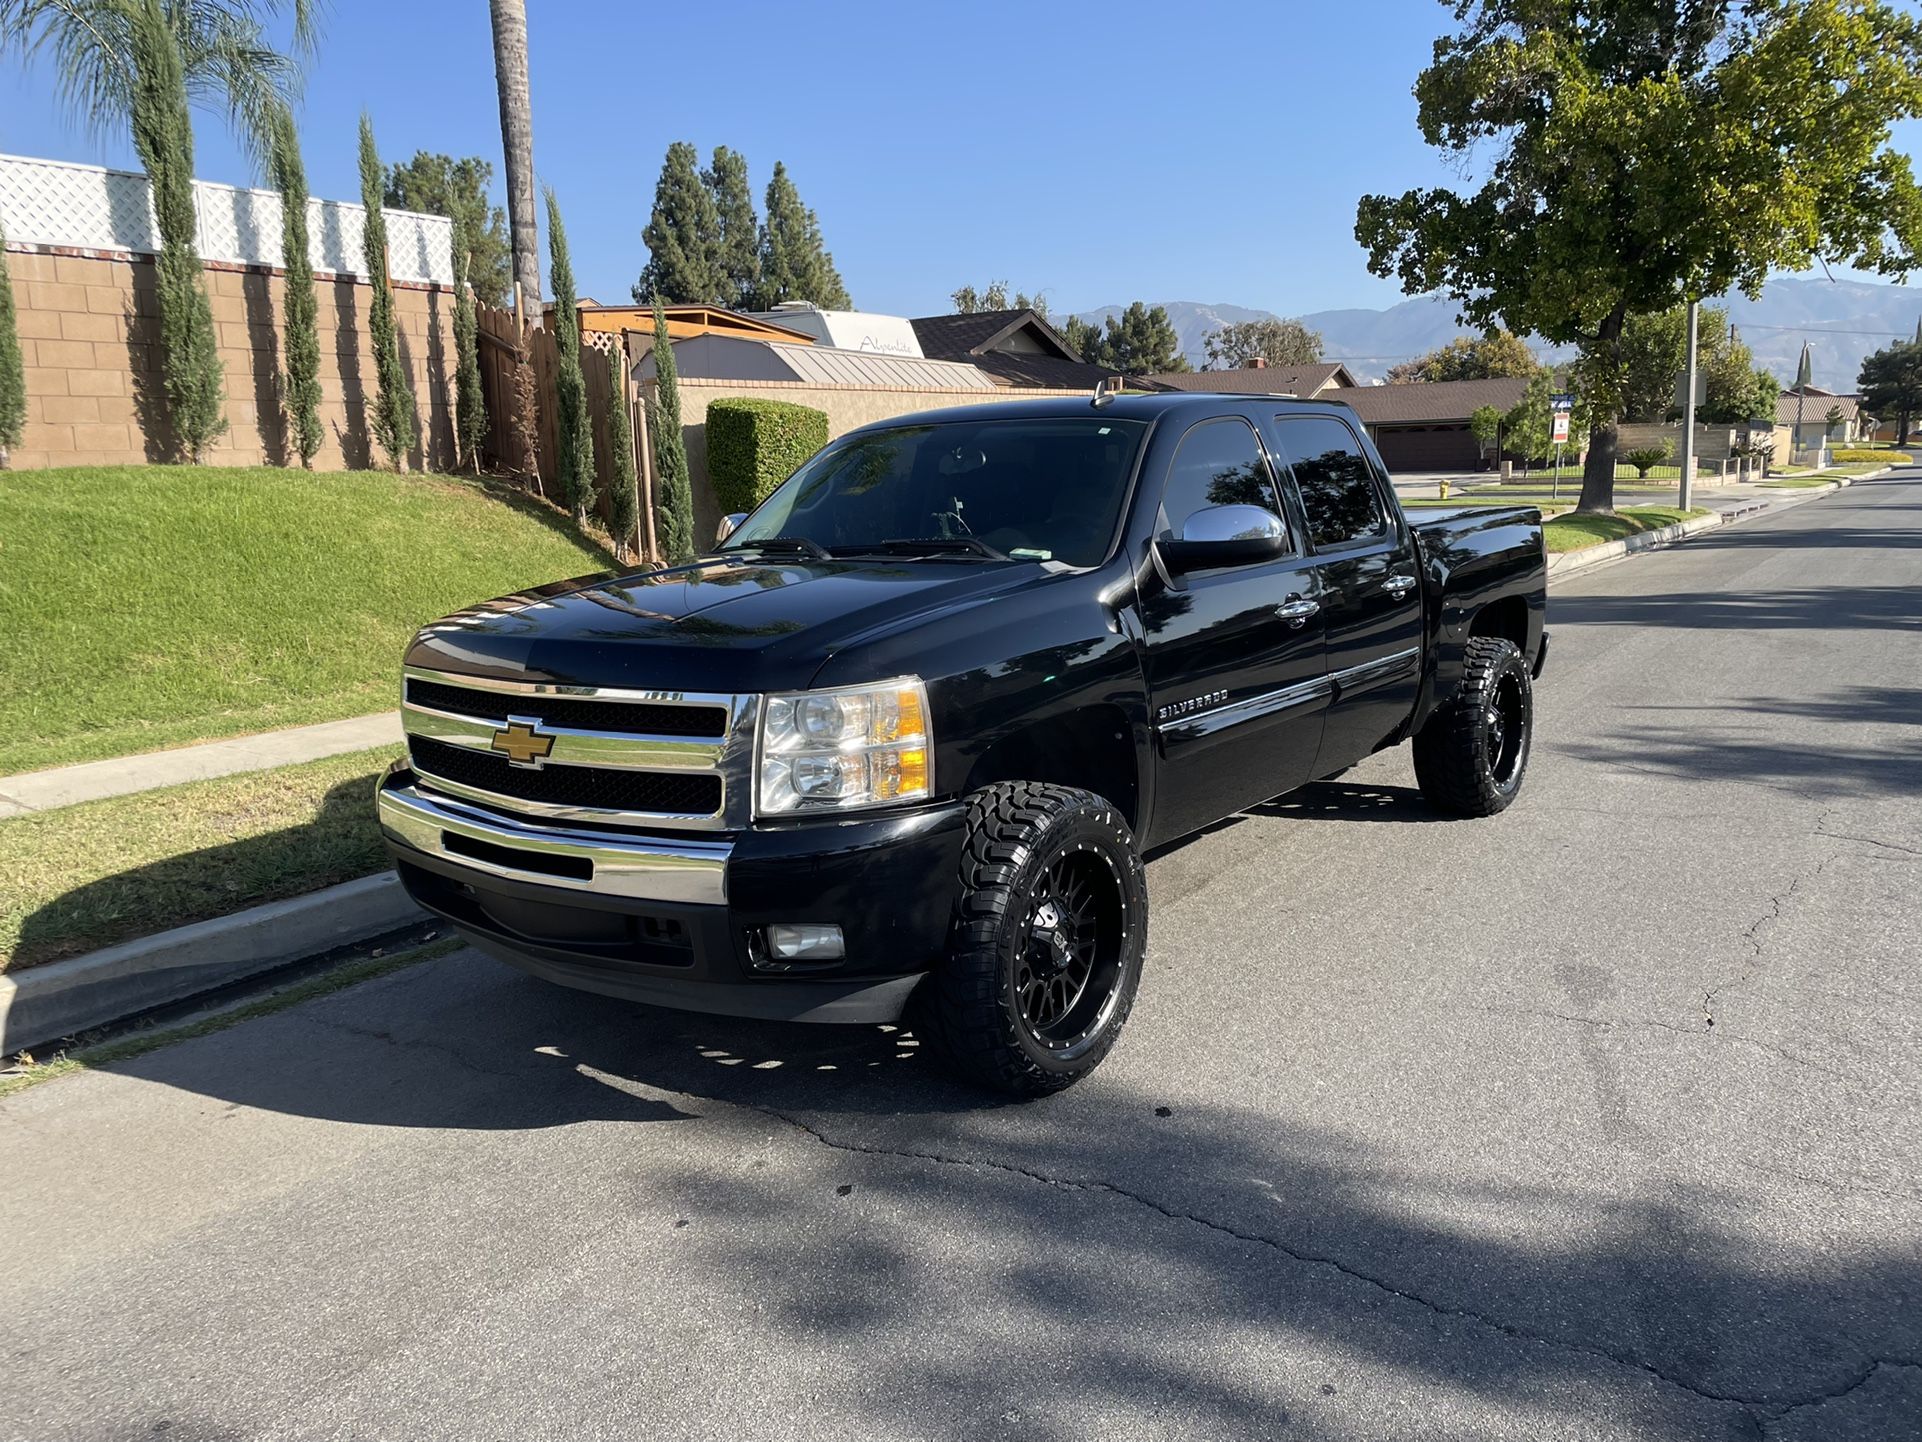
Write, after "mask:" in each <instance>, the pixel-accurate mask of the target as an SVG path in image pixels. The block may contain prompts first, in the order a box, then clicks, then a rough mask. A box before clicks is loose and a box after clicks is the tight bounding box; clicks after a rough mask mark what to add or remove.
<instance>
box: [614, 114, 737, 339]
mask: <svg viewBox="0 0 1922 1442" xmlns="http://www.w3.org/2000/svg"><path fill="white" fill-rule="evenodd" d="M641 239H642V240H644V241H645V242H647V267H646V269H644V270H643V271H642V272H641V278H640V279H639V280H637V281H636V282H635V283H634V299H635V300H637V301H641V302H647V301H651V300H655V299H659V300H663V301H666V302H667V303H668V304H670V305H692V304H696V303H699V302H702V301H709V302H714V303H717V304H718V303H719V302H720V298H721V290H722V283H721V272H720V268H719V265H718V262H717V257H716V252H718V251H719V249H720V245H721V217H720V213H719V212H718V211H717V210H715V208H714V196H713V193H712V192H711V191H709V190H708V188H707V185H706V183H705V182H704V181H702V179H701V162H700V157H699V156H697V155H696V154H695V153H694V147H693V146H691V145H689V144H688V143H687V142H686V141H684V140H677V141H675V142H674V143H673V144H672V145H670V146H668V148H667V158H666V159H665V160H664V161H662V163H661V178H660V179H659V180H658V181H656V182H655V185H654V210H653V213H652V214H651V215H650V216H649V217H648V221H647V228H646V229H645V230H643V231H642V232H641Z"/></svg>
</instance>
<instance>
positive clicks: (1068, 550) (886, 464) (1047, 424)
mask: <svg viewBox="0 0 1922 1442" xmlns="http://www.w3.org/2000/svg"><path fill="white" fill-rule="evenodd" d="M1146 430H1147V424H1146V423H1145V422H1143V421H1121V420H1106V419H1103V418H1101V417H1099V416H1089V417H1087V418H1085V419H1084V418H1079V417H1065V418H1055V419H1044V418H1040V417H1036V418H1033V419H1022V418H1019V417H1014V418H1001V419H995V420H988V421H951V422H936V423H934V424H929V425H913V426H900V427H897V428H894V429H891V430H885V431H867V432H863V433H862V434H859V435H853V436H848V437H847V438H845V439H843V440H841V441H838V442H836V443H835V444H833V445H831V446H829V447H828V448H827V449H826V450H824V451H822V452H821V453H820V454H819V455H817V456H815V457H814V459H813V460H811V461H809V462H808V463H807V464H806V465H804V466H802V467H801V469H800V470H798V471H796V472H795V473H794V474H793V475H792V476H790V477H789V478H788V479H787V480H786V481H785V482H783V483H782V485H781V486H780V487H779V488H778V489H777V490H776V491H775V492H774V494H773V495H771V496H769V497H768V498H767V500H765V501H763V502H762V503H761V506H760V508H759V509H758V510H756V511H755V512H754V514H753V515H751V516H749V517H748V519H747V520H746V521H744V522H743V523H742V524H741V527H740V529H739V530H737V531H735V533H734V534H733V535H731V536H729V537H728V539H727V544H726V545H724V546H723V547H722V548H721V549H722V550H724V551H739V550H753V549H756V548H757V547H760V546H763V545H768V544H770V543H774V542H777V541H778V542H786V543H799V544H800V545H801V546H802V547H803V548H806V549H812V548H817V547H818V548H819V549H820V550H822V551H825V552H827V553H829V554H831V555H837V556H841V555H858V554H860V553H861V552H862V551H863V550H864V549H867V548H871V547H887V548H889V549H890V550H891V551H893V552H894V553H895V554H903V553H909V552H912V550H913V549H914V548H913V547H912V546H906V545H902V544H900V543H903V542H915V541H933V542H937V543H939V544H937V545H934V546H930V548H929V549H930V550H931V551H939V553H941V554H943V555H949V554H955V555H963V554H979V555H988V556H992V555H996V554H999V555H1004V556H1009V557H1012V558H1014V559H1016V560H1028V561H1051V560H1052V561H1063V562H1066V563H1067V564H1068V565H1071V566H1092V565H1096V564H1097V563H1099V562H1100V561H1101V560H1102V559H1103V558H1104V557H1105V556H1106V555H1107V554H1108V543H1109V542H1110V541H1111V540H1112V539H1113V537H1114V530H1115V522H1116V519H1117V518H1118V517H1119V515H1120V513H1121V503H1122V499H1123V497H1124V494H1125V492H1126V491H1127V487H1128V476H1129V474H1130V472H1131V471H1132V469H1133V466H1134V457H1135V451H1136V450H1137V449H1138V448H1139V447H1140V444H1141V437H1142V435H1143V434H1144V433H1145V432H1146Z"/></svg>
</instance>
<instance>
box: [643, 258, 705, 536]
mask: <svg viewBox="0 0 1922 1442" xmlns="http://www.w3.org/2000/svg"><path fill="white" fill-rule="evenodd" d="M647 430H648V435H649V437H650V438H651V439H652V440H653V443H654V469H655V471H656V473H657V475H658V477H659V480H660V485H659V486H658V487H657V488H656V489H655V493H654V509H655V511H656V512H657V516H656V520H657V522H658V525H657V528H656V529H657V530H658V531H659V536H658V538H657V539H658V540H659V542H660V547H661V554H662V555H663V556H664V557H666V558H667V561H668V563H669V564H670V565H676V566H678V565H680V564H681V562H683V561H687V560H691V559H693V556H694V489H693V486H692V484H691V483H690V482H689V480H688V473H687V447H686V446H685V445H683V444H682V442H681V379H680V377H679V376H678V375H676V374H675V371H674V345H673V342H672V341H670V340H669V339H668V334H667V311H666V310H665V309H664V308H663V307H662V305H661V298H660V296H658V295H657V296H655V297H654V394H653V395H651V396H649V397H648V402H647Z"/></svg>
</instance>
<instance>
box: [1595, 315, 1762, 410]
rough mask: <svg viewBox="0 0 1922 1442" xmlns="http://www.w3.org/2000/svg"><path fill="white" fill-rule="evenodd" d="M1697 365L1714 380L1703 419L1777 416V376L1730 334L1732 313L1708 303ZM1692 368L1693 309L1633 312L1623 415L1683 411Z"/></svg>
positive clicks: (1699, 327)
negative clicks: (1682, 388) (1684, 385)
mask: <svg viewBox="0 0 1922 1442" xmlns="http://www.w3.org/2000/svg"><path fill="white" fill-rule="evenodd" d="M1695 350H1696V355H1695V364H1696V367H1697V368H1698V369H1699V370H1700V372H1701V374H1702V376H1703V378H1704V379H1705V380H1706V381H1707V383H1708V387H1707V389H1708V398H1707V399H1706V400H1705V401H1704V402H1703V403H1702V404H1701V405H1699V406H1697V407H1696V408H1695V416H1696V419H1697V420H1700V421H1706V422H1708V423H1710V424H1714V425H1739V424H1740V423H1741V422H1743V421H1746V420H1752V419H1754V418H1756V417H1771V418H1772V417H1773V416H1774V414H1775V398H1776V396H1777V395H1778V394H1780V392H1779V390H1778V388H1777V386H1776V384H1775V378H1774V377H1773V376H1771V375H1770V374H1769V373H1768V372H1767V371H1764V370H1758V369H1757V368H1756V365H1755V357H1754V355H1753V354H1752V353H1751V352H1750V351H1749V348H1748V347H1747V346H1746V345H1744V344H1743V343H1742V341H1741V339H1740V337H1738V336H1732V335H1731V334H1730V332H1729V323H1728V311H1727V309H1726V308H1725V307H1722V306H1719V305H1705V306H1703V307H1702V308H1701V311H1700V314H1699V315H1698V317H1697V321H1696V343H1695ZM1687 366H1688V308H1687V307H1686V306H1679V305H1678V306H1671V307H1670V308H1669V309H1668V310H1664V311H1655V312H1652V313H1649V314H1646V315H1632V316H1630V317H1629V318H1628V320H1627V321H1626V322H1625V323H1624V324H1623V326H1622V415H1623V417H1624V418H1625V419H1627V420H1631V421H1643V422H1660V421H1669V420H1674V419H1675V418H1676V417H1677V416H1678V415H1680V414H1681V411H1680V408H1679V407H1678V406H1677V404H1676V388H1677V383H1678V381H1679V380H1680V378H1681V375H1682V372H1683V370H1684V369H1686V368H1687Z"/></svg>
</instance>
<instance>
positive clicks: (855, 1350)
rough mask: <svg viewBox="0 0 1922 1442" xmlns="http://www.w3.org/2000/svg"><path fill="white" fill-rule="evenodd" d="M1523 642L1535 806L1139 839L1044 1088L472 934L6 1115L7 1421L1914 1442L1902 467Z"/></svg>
mask: <svg viewBox="0 0 1922 1442" xmlns="http://www.w3.org/2000/svg"><path fill="white" fill-rule="evenodd" d="M1550 620H1551V625H1552V627H1553V630H1554V637H1555V643H1554V649H1553V653H1552V656H1551V658H1550V666H1549V670H1548V673H1547V675H1546V676H1545V677H1544V679H1543V681H1542V683H1541V686H1540V689H1539V693H1538V695H1539V713H1540V721H1541V729H1540V733H1539V736H1538V739H1537V744H1536V751H1535V756H1534V763H1533V767H1532V771H1531V774H1530V778H1529V782H1528V785H1527V788H1526V791H1525V792H1524V795H1523V797H1522V799H1521V800H1520V801H1519V802H1518V803H1517V805H1516V806H1515V807H1514V808H1513V809H1512V810H1510V811H1509V812H1508V813H1506V814H1505V815H1503V816H1501V817H1499V818H1495V819H1493V820H1490V821H1443V820H1440V819H1438V818H1437V817H1435V816H1434V815H1433V814H1432V813H1430V812H1429V811H1427V810H1426V809H1425V808H1424V807H1423V805H1422V804H1421V802H1420V800H1419V798H1418V797H1417V796H1416V795H1415V793H1414V791H1413V778H1412V775H1411V772H1410V768H1409V765H1408V762H1407V759H1406V756H1405V754H1403V753H1400V752H1396V753H1389V754H1386V755H1383V756H1379V757H1376V758H1375V759H1374V760H1372V761H1371V762H1369V763H1368V764H1367V765H1365V766H1363V767H1360V768H1358V769H1357V770H1355V771H1353V772H1351V773H1349V774H1348V775H1346V776H1344V777H1343V778H1341V779H1340V780H1339V781H1337V782H1332V783H1325V784H1322V785H1319V786H1315V787H1312V788H1309V789H1308V790H1307V791H1305V792H1302V793H1300V794H1299V795H1297V796H1294V797H1291V798H1287V799H1285V800H1283V801H1282V802H1280V803H1278V804H1275V805H1271V806H1269V807H1266V808H1262V809H1261V810H1260V811H1258V812H1257V813H1255V814H1251V815H1248V816H1246V817H1243V818H1240V819H1238V820H1236V821H1234V822H1233V823H1231V824H1228V825H1225V826H1223V827H1221V828H1218V829H1216V830H1214V831H1212V832H1209V833H1207V834H1205V835H1203V836H1201V837H1199V838H1197V839H1194V840H1192V841H1190V842H1188V843H1186V844H1185V845H1182V846H1180V847H1178V848H1175V849H1173V850H1170V851H1168V852H1165V853H1163V854H1162V855H1160V856H1158V857H1156V858H1154V859H1153V860H1152V861H1151V864H1150V866H1149V872H1148V875H1149V881H1150V886H1151V893H1152V901H1151V904H1152V908H1153V920H1152V935H1151V943H1150V961H1149V967H1148V972H1147V977H1146V981H1145V983H1144V986H1143V989H1142V995H1141V1000H1140V1003H1139V1005H1138V1006H1137V1008H1136V1011H1135V1015H1134V1018H1133V1020H1132V1021H1131V1022H1130V1024H1129V1029H1128V1032H1127V1035H1126V1036H1125V1037H1124V1039H1123V1041H1122V1044H1121V1046H1120V1047H1119V1049H1118V1050H1117V1051H1116V1053H1115V1054H1114V1056H1113V1057H1112V1059H1111V1060H1110V1061H1109V1063H1108V1064H1107V1065H1106V1066H1105V1067H1104V1068H1103V1069H1102V1070H1101V1071H1100V1072H1099V1073H1097V1074H1096V1075H1095V1076H1094V1077H1093V1078H1092V1079H1091V1080H1090V1081H1088V1082H1087V1083H1085V1084H1083V1085H1082V1086H1080V1087H1079V1088H1077V1089H1075V1090H1074V1091H1072V1092H1070V1093H1068V1094H1066V1095H1064V1096H1062V1097H1059V1098H1056V1099H1053V1100H1050V1101H1047V1102H1042V1103H1037V1104H1032V1105H994V1104H990V1103H987V1102H984V1101H983V1100H982V1099H981V1098H980V1097H978V1096H976V1095H973V1094H970V1093H968V1092H965V1091H962V1090H960V1089H958V1088H957V1087H955V1086H953V1085H950V1084H949V1083H947V1082H946V1081H944V1080H943V1079H942V1078H941V1077H940V1076H939V1075H938V1074H936V1073H934V1072H933V1071H932V1069H931V1068H930V1067H929V1066H928V1065H926V1064H925V1063H924V1061H923V1060H922V1058H921V1057H920V1055H919V1054H918V1052H919V1048H918V1047H917V1045H916V1044H915V1042H914V1040H913V1038H912V1037H911V1036H907V1035H905V1034H902V1033H899V1032H886V1031H881V1030H877V1029H861V1030H859V1031H833V1030H826V1029H797V1028H783V1027H777V1026H768V1025H755V1024H750V1023H743V1022H731V1021H722V1020H711V1019H706V1018H700V1017H692V1016H682V1015H674V1014H668V1013H649V1012H646V1011H644V1010H642V1009H639V1008H636V1007H632V1006H626V1005H621V1004H617V1003H612V1002H608V1001H604V1000H601V999H598V998H594V997H589V996H584V995H579V994H575V993H571V992H566V991H561V990H557V989H554V988H550V987H547V986H544V985H542V984H541V983H539V982H536V981H533V980H531V979H528V978H526V977H523V976H521V975H520V974H518V973H516V972H514V971H511V970H509V969H507V968H505V967H502V966H500V965H498V964H496V963H494V962H491V961H488V960H486V959H483V958H482V957H480V956H478V955H477V954H475V953H472V952H465V951H463V952H457V953H454V954H452V955H449V956H446V957H443V958H440V959H437V960H433V961H429V962H426V963H423V964H421V965H418V966H415V967H413V968H411V969H408V970H405V971H401V972H398V973H395V974H393V975H390V976H387V977H385V978H383V979H381V980H378V981H375V982H370V983H367V984H364V985H361V986H359V987H355V988H352V989H349V990H347V991H344V992H340V993H337V994H335V995H333V996H330V997H327V998H323V999H321V1000H318V1001H313V1002H310V1003H307V1004H305V1005H302V1006H299V1007H296V1008H293V1009H291V1010H288V1011H285V1012H282V1013H280V1014H278V1015H275V1016H271V1017H267V1018H263V1019H259V1020H255V1021H252V1022H248V1023H246V1024H243V1025H241V1026H238V1027H236V1028H234V1029H232V1030H230V1031H227V1032H224V1033H221V1034H218V1035H214V1036H210V1037H206V1038H203V1039H200V1040H196V1041H190V1042H185V1043H182V1044H178V1045H175V1046H171V1047H168V1048H166V1049H164V1050H161V1051H158V1052H155V1053H152V1054H150V1055H148V1056H146V1057H143V1058H140V1059H138V1060H136V1061H132V1062H127V1063H124V1064H121V1065H118V1066H115V1067H113V1068H112V1069H111V1070H108V1071H102V1072H95V1073H90V1074H85V1075H80V1076H75V1077H70V1078H66V1079H62V1080H59V1081H56V1082H53V1083H50V1084H48V1085H46V1086H42V1087H39V1088H36V1089H33V1090H31V1091H28V1092H26V1093H23V1094H21V1095H19V1096H17V1097H15V1098H13V1099H11V1100H9V1101H7V1102H5V1103H0V1166H3V1167H4V1171H3V1172H0V1175H4V1177H5V1179H6V1180H5V1183H4V1186H0V1238H4V1239H5V1245H4V1247H0V1348H3V1349H4V1350H3V1351H0V1355H3V1356H4V1358H5V1364H4V1365H5V1378H6V1380H5V1385H4V1386H0V1436H5V1437H12V1438H21V1439H28V1438H31V1439H35V1442H56V1439H127V1438H135V1437H156V1436H163V1435H164V1436H165V1437H167V1438H168V1439H170V1442H179V1439H184V1438H206V1439H238V1438H249V1439H252V1438H274V1439H281V1438H286V1439H294V1438H302V1439H304V1438H371V1437H406V1438H422V1439H425V1438H450V1439H452V1438H460V1439H481V1438H526V1437H531V1436H552V1437H565V1438H583V1439H585V1438H635V1437H672V1438H683V1437H685V1438H710V1437H711V1438H845V1437H851V1436H860V1437H916V1438H931V1439H949V1438H953V1439H963V1438H967V1439H972V1438H1009V1439H1022V1442H1032V1439H1052V1438H1062V1439H1066V1438H1071V1437H1072V1438H1087V1437H1127V1438H1243V1437H1246V1438H1297V1437H1298V1438H1330V1439H1333V1438H1343V1439H1380V1438H1476V1439H1482V1438H1528V1439H1544V1438H1598V1439H1601V1438H1607V1439H1625V1438H1659V1439H1683V1438H1687V1439H1697V1438H1715V1439H1720V1438H1764V1437H1766V1438H1771V1439H1782V1442H1789V1439H1805V1442H1817V1439H1821V1442H1833V1439H1889V1442H1894V1439H1914V1438H1916V1437H1918V1436H1922V1183H1918V1180H1917V1179H1918V1176H1922V1049H1919V1048H1918V1045H1917V1043H1918V1019H1919V1018H1922V984H1919V983H1918V981H1917V975H1916V972H1917V958H1918V957H1922V869H1918V867H1919V866H1922V804H1918V802H1919V801H1922V473H1918V472H1907V473H1899V474H1898V475H1897V476H1894V477H1891V478H1889V479H1887V480H1882V481H1876V482H1869V483H1866V484H1863V485H1859V486H1856V487H1854V488H1852V489H1850V490H1847V491H1844V492H1842V493H1840V494H1839V495H1836V496H1832V497H1829V498H1826V499H1822V500H1817V501H1813V502H1810V503H1808V504H1804V505H1800V506H1797V507H1795V508H1793V509H1790V510H1786V511H1784V512H1782V513H1779V514H1776V515H1772V516H1769V517H1765V518H1763V519H1761V520H1758V521H1755V522H1752V523H1749V524H1746V525H1742V526H1739V527H1733V528H1730V529H1729V530H1727V531H1725V532H1721V533H1716V534H1712V535H1710V536H1708V537H1705V538H1703V539H1701V540H1698V541H1695V542H1693V543H1692V544H1689V545H1687V546H1684V547H1680V548H1676V549H1673V550H1669V551H1664V552H1660V553H1656V554H1652V555H1648V556H1644V557H1641V558H1638V559H1635V560H1632V561H1629V562H1627V563H1625V564H1622V565H1618V566H1614V567H1609V568H1605V569H1601V570H1597V571H1591V572H1586V573H1583V574H1581V575H1579V576H1577V577H1573V578H1570V580H1569V581H1568V582H1566V583H1565V584H1562V585H1560V586H1558V587H1557V588H1556V590H1555V593H1554V596H1553V599H1552V602H1551V616H1550Z"/></svg>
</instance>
